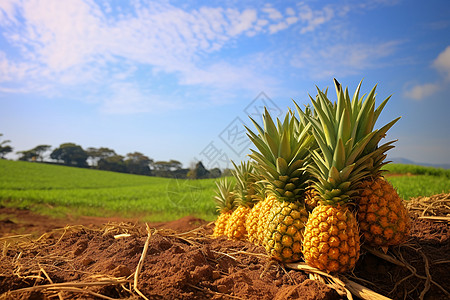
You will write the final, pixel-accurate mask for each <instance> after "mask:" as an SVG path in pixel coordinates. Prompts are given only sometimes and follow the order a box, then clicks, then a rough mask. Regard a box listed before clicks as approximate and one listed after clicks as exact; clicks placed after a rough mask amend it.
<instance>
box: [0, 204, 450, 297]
mask: <svg viewBox="0 0 450 300" xmlns="http://www.w3.org/2000/svg"><path fill="white" fill-rule="evenodd" d="M412 217H413V227H412V233H411V238H410V239H409V241H408V242H407V243H406V244H405V245H402V246H401V247H395V248H393V249H390V250H389V252H388V253H387V255H388V258H390V259H391V262H388V261H387V260H386V258H381V257H382V256H383V254H382V253H381V252H379V251H378V252H374V254H372V253H369V252H367V251H365V250H363V254H362V256H361V259H360V260H359V262H358V265H357V267H356V269H355V270H354V272H353V273H352V274H347V275H346V278H347V279H350V280H352V281H354V282H357V283H359V284H361V285H363V286H365V287H367V288H369V289H372V290H373V291H375V292H377V293H379V294H382V295H385V296H388V297H391V298H395V299H419V298H420V297H421V296H423V298H424V299H447V298H450V297H449V296H450V295H449V294H448V291H446V290H445V289H447V290H448V287H450V276H449V272H448V267H449V263H450V243H449V237H450V232H449V226H448V223H447V222H437V221H435V220H426V219H419V218H418V217H417V216H415V214H412ZM111 221H112V222H114V223H111ZM122 221H125V222H122ZM108 222H109V224H106V225H105V223H108ZM121 222H122V223H121ZM67 224H71V225H75V224H77V225H75V226H66V225H67ZM65 226H66V227H65ZM212 226H213V225H212V224H208V223H207V222H205V221H203V220H200V219H196V218H194V217H185V218H182V219H179V220H176V221H173V222H166V223H155V224H149V228H151V230H150V231H147V229H146V227H145V224H142V223H137V222H136V220H119V219H114V220H110V219H104V218H89V217H86V218H80V219H77V220H61V219H49V218H47V217H43V216H39V215H35V214H33V213H31V212H29V211H25V210H13V209H7V208H0V246H1V254H0V255H1V259H0V299H58V297H59V299H119V298H120V299H144V298H143V297H140V296H139V292H141V293H142V294H143V295H145V297H147V298H148V299H346V297H345V295H343V294H342V293H341V294H338V292H337V291H336V290H335V289H333V288H332V287H331V286H330V284H329V282H327V281H325V282H320V281H318V280H311V279H310V277H309V274H308V273H306V272H305V271H299V270H289V269H287V268H286V267H283V266H282V265H279V264H277V263H274V262H271V261H270V260H269V259H268V258H267V257H266V255H265V251H264V249H263V248H262V247H258V246H254V245H252V244H250V243H248V242H244V241H229V240H227V239H226V238H225V237H221V238H212V237H211V232H212ZM57 228H59V229H57ZM148 232H150V233H151V235H149V234H148ZM29 234H31V235H29ZM14 235H19V236H16V237H14ZM146 243H148V249H147V251H144V250H145V249H144V248H145V246H146ZM140 260H142V261H141V264H140V263H139V262H140ZM139 266H142V269H140V268H139ZM135 275H137V276H135ZM342 278H343V277H341V279H342ZM136 279H137V282H136ZM64 283H65V284H64ZM135 284H136V287H137V289H135V287H134V285H135ZM20 289H22V290H20Z"/></svg>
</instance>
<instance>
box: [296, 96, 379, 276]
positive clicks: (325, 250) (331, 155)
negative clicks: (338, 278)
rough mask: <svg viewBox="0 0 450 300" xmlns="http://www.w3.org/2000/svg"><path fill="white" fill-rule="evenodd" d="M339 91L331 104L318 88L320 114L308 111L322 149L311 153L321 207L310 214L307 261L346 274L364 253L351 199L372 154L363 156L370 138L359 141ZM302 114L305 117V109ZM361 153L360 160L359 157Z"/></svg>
mask: <svg viewBox="0 0 450 300" xmlns="http://www.w3.org/2000/svg"><path fill="white" fill-rule="evenodd" d="M344 100H345V99H344V98H343V97H341V94H339V93H338V102H337V103H336V104H333V103H331V101H330V100H328V98H327V95H326V94H325V93H323V92H321V91H320V90H319V89H318V96H317V98H316V100H314V99H312V98H311V101H312V103H313V106H314V112H315V114H316V117H312V116H311V115H307V114H303V116H304V117H305V118H307V119H308V120H309V121H310V122H311V125H312V132H313V135H314V137H315V140H316V142H317V144H318V146H319V149H317V150H313V151H312V161H313V163H311V164H310V166H309V170H310V172H311V174H312V176H313V181H314V185H315V189H316V191H317V193H318V194H319V195H320V196H319V197H320V205H319V206H317V207H316V208H314V209H313V211H312V213H311V214H310V215H309V219H308V222H307V224H306V229H305V232H304V241H303V255H304V259H305V262H306V263H308V264H309V265H311V266H313V267H316V268H318V269H320V270H323V271H326V272H338V273H342V272H346V271H349V270H352V269H353V268H354V267H355V264H356V261H357V260H358V258H359V254H360V237H359V230H358V223H357V220H356V217H355V214H354V212H353V211H352V210H351V207H352V206H351V203H352V202H354V196H355V194H356V193H357V188H358V184H359V182H360V180H361V179H363V178H365V177H367V176H368V175H369V172H368V170H367V169H368V167H367V166H368V165H369V164H370V163H371V160H370V157H366V156H360V154H361V153H362V152H363V151H364V147H365V145H366V144H367V142H368V141H369V139H370V135H367V136H365V137H364V138H363V139H361V140H360V142H355V139H354V133H355V130H353V129H354V128H355V127H353V126H352V121H353V120H356V119H354V118H353V116H352V115H351V108H350V103H349V102H346V101H344ZM299 113H300V114H301V115H302V112H301V110H299ZM358 157H361V158H360V159H358V160H356V158H358Z"/></svg>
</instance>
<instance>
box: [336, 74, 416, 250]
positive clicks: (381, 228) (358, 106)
mask: <svg viewBox="0 0 450 300" xmlns="http://www.w3.org/2000/svg"><path fill="white" fill-rule="evenodd" d="M335 85H336V90H337V93H338V97H340V98H343V102H346V103H351V106H350V107H351V109H349V110H350V113H351V114H352V115H353V116H355V118H356V119H357V120H358V122H355V125H353V124H352V126H353V128H354V130H356V134H355V140H356V141H359V140H361V139H362V138H363V137H364V136H367V135H368V134H370V135H371V137H370V140H369V142H368V143H367V144H366V146H365V149H364V151H363V152H362V153H361V154H360V155H359V156H358V157H357V159H361V158H363V157H365V156H366V157H367V156H370V158H371V161H372V163H371V164H369V165H368V170H369V172H370V177H368V178H366V179H365V180H363V181H362V182H361V184H360V186H359V191H360V192H359V194H358V195H357V196H358V197H356V198H355V199H356V204H357V207H358V214H357V215H358V221H359V224H360V230H361V233H362V234H363V236H364V240H365V242H366V243H368V244H370V245H372V246H380V247H383V248H386V247H388V246H390V245H398V244H400V243H402V242H403V241H405V240H406V238H407V237H408V235H409V227H410V219H409V214H408V211H407V209H406V207H405V205H404V203H403V200H402V199H401V198H400V197H399V195H398V193H397V191H396V190H395V189H394V188H393V186H392V185H391V184H390V183H389V182H388V181H386V180H385V179H384V178H383V176H382V170H381V167H382V166H384V165H385V164H387V163H388V162H385V161H384V160H385V158H386V154H385V152H386V151H388V150H389V149H391V148H393V147H394V146H392V143H393V142H394V141H391V142H388V143H385V144H383V145H379V143H380V141H381V139H382V138H383V137H385V135H386V132H387V131H388V130H389V129H390V128H391V127H392V126H393V125H394V124H395V123H396V122H397V121H398V120H399V119H400V117H399V118H396V119H394V120H393V121H391V122H389V123H388V124H386V125H385V126H383V127H381V128H380V129H378V130H374V127H375V123H376V121H377V119H378V117H379V115H380V113H381V111H382V109H383V108H384V106H385V105H386V103H387V102H388V100H389V98H390V97H388V98H386V99H385V100H384V101H383V102H382V103H381V104H380V106H379V107H378V108H376V109H375V89H376V87H374V88H373V89H372V91H371V92H370V93H369V94H368V95H367V97H366V98H365V99H359V90H360V87H361V83H360V84H359V85H358V87H357V89H356V91H355V94H354V97H353V100H350V97H349V95H348V92H347V91H346V93H344V92H343V91H342V88H341V86H340V84H339V83H338V82H337V81H336V80H335Z"/></svg>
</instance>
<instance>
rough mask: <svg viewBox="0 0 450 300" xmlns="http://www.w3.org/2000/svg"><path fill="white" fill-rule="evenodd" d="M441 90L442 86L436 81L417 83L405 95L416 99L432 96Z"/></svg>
mask: <svg viewBox="0 0 450 300" xmlns="http://www.w3.org/2000/svg"><path fill="white" fill-rule="evenodd" d="M439 90H440V86H439V85H438V84H436V83H426V84H421V85H415V86H413V87H412V88H411V89H409V90H407V91H405V93H404V95H405V96H406V97H408V98H411V99H414V100H423V99H425V98H428V97H430V96H432V95H433V94H434V93H436V92H437V91H439Z"/></svg>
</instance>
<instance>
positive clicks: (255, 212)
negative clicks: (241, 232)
mask: <svg viewBox="0 0 450 300" xmlns="http://www.w3.org/2000/svg"><path fill="white" fill-rule="evenodd" d="M255 171H256V169H255ZM254 177H255V183H254V187H255V191H256V193H255V195H254V197H255V199H256V203H255V204H254V205H253V207H252V209H251V210H250V213H249V214H248V216H247V220H246V221H245V228H246V229H247V238H248V240H249V242H251V243H253V244H255V245H259V244H260V239H259V236H258V229H259V226H260V225H259V221H260V220H261V219H260V213H261V209H263V208H264V205H266V202H265V201H264V200H263V199H264V198H265V185H264V184H263V183H262V182H260V180H261V179H262V178H261V176H260V175H259V174H257V172H255V174H254Z"/></svg>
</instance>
